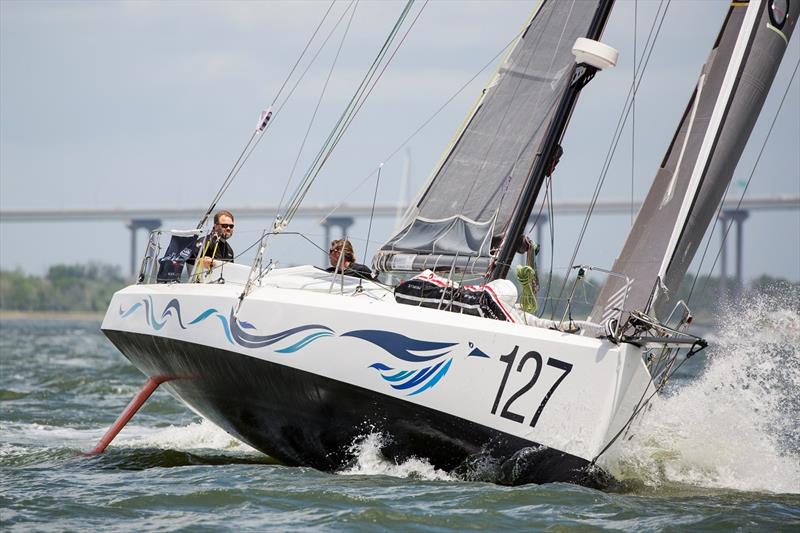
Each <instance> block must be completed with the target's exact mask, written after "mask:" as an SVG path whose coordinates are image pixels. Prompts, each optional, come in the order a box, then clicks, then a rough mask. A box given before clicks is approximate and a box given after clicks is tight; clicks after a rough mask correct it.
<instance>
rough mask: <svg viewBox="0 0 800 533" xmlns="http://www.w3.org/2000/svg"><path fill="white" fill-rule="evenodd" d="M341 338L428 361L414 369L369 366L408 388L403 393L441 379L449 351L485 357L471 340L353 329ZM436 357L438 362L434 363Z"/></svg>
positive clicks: (413, 360) (409, 359)
mask: <svg viewBox="0 0 800 533" xmlns="http://www.w3.org/2000/svg"><path fill="white" fill-rule="evenodd" d="M342 337H355V338H357V339H362V340H365V341H367V342H370V343H372V344H374V345H376V346H379V347H380V348H382V349H384V350H385V351H386V352H388V353H389V354H391V355H392V356H394V357H396V358H397V359H400V360H401V361H405V362H407V363H431V364H429V365H426V366H423V367H421V368H414V369H403V368H395V367H391V366H389V365H386V364H384V363H373V364H371V365H370V366H369V368H374V369H375V370H377V371H378V373H379V374H380V376H381V378H383V380H384V381H385V382H386V383H388V384H389V385H390V386H391V387H392V388H393V389H395V390H397V391H409V392H408V394H407V396H414V395H416V394H420V393H421V392H424V391H426V390H428V389H430V388H432V387H433V386H434V385H436V384H437V383H438V382H439V381H441V379H442V378H443V377H444V376H445V375H446V374H447V372H448V370H450V366H451V365H452V363H453V356H451V357H447V356H448V355H449V354H451V352H454V351H460V352H461V353H462V354H464V352H465V351H467V353H466V354H465V355H466V356H467V357H484V358H488V357H489V356H488V355H486V354H485V353H484V352H482V351H481V350H480V349H479V348H477V347H476V346H475V345H474V344H473V343H471V342H469V343H466V344H465V345H462V343H458V342H434V341H424V340H420V339H413V338H411V337H406V336H405V335H401V334H400V333H393V332H391V331H383V330H356V331H349V332H347V333H343V334H342ZM462 346H463V347H462ZM431 352H433V353H431ZM436 360H438V361H437V362H436V363H434V361H436Z"/></svg>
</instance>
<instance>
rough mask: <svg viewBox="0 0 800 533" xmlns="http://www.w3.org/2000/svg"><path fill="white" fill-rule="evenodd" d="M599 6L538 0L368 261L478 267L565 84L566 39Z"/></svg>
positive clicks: (580, 31) (597, 0)
mask: <svg viewBox="0 0 800 533" xmlns="http://www.w3.org/2000/svg"><path fill="white" fill-rule="evenodd" d="M601 7H602V8H603V9H605V10H606V11H607V10H608V9H609V8H610V2H608V1H605V2H604V1H601V0H573V1H564V0H558V1H555V0H542V1H541V2H540V3H539V5H538V6H537V8H536V9H535V11H534V13H533V15H532V16H531V18H530V20H529V21H528V24H527V27H526V28H525V31H524V33H523V35H522V36H521V37H520V39H519V40H518V41H517V43H516V45H515V47H514V48H513V50H512V51H511V53H510V54H509V55H508V57H507V59H506V60H505V62H503V64H502V65H501V66H500V68H499V70H498V72H497V73H496V74H495V76H494V78H493V79H492V80H491V82H490V83H489V85H488V86H487V87H486V88H485V89H484V91H483V93H482V96H481V98H480V99H479V100H478V102H477V103H476V105H475V107H474V108H473V110H472V112H471V114H470V115H469V116H468V118H467V120H466V121H465V124H464V126H463V127H462V129H461V130H460V131H459V132H458V133H457V134H456V136H455V138H454V141H453V142H452V143H451V145H450V147H449V149H448V150H447V151H446V153H445V156H444V157H443V158H442V160H441V162H440V164H439V165H438V166H437V167H436V168H435V169H434V172H433V173H432V174H431V178H430V179H429V181H428V183H427V184H426V186H425V187H424V188H423V189H422V191H421V193H420V195H419V196H418V198H417V199H416V200H415V202H414V203H413V204H412V206H411V207H410V208H409V211H408V212H407V213H406V216H405V221H404V224H403V225H402V229H401V230H400V231H399V232H398V233H397V234H396V235H394V236H393V237H392V238H391V239H390V240H389V241H388V242H387V243H386V244H385V245H384V246H383V247H382V248H381V249H380V250H379V251H378V253H377V254H376V255H375V258H374V260H373V264H374V266H375V267H376V268H377V269H378V270H382V271H421V270H423V269H425V268H434V269H435V268H436V267H437V266H439V267H445V268H447V267H451V266H452V267H455V268H456V269H459V270H466V271H470V272H475V273H484V272H486V270H487V268H488V266H489V262H490V260H491V257H490V253H491V252H492V248H493V244H492V238H493V237H500V236H502V235H503V234H504V233H505V231H506V229H507V228H508V226H509V223H510V222H511V219H512V216H514V215H515V208H516V206H517V205H518V201H519V197H520V194H521V191H522V190H523V188H524V185H525V183H526V181H527V180H528V179H529V177H530V172H531V168H532V167H533V165H534V163H535V161H536V157H537V155H538V154H539V152H540V150H541V144H542V141H543V138H544V136H545V133H546V131H547V128H548V124H549V123H550V120H551V118H552V115H553V113H554V110H555V109H556V108H557V106H558V104H559V102H560V100H561V98H562V95H563V94H564V92H565V91H566V90H567V88H568V87H569V85H570V81H571V80H570V77H571V74H572V70H573V66H574V64H575V59H574V57H573V54H572V47H573V44H574V43H575V40H576V39H577V38H578V37H584V36H587V33H588V32H589V30H590V27H591V26H592V22H593V19H594V18H595V14H596V12H597V11H598V9H600V8H601ZM604 20H605V19H603V21H604ZM600 26H601V27H600V29H599V31H601V30H602V25H600ZM496 240H497V239H496Z"/></svg>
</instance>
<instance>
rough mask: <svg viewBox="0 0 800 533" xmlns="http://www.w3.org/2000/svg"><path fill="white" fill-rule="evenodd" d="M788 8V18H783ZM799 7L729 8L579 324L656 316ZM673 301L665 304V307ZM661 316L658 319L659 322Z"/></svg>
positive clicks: (721, 185) (701, 228)
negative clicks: (622, 315)
mask: <svg viewBox="0 0 800 533" xmlns="http://www.w3.org/2000/svg"><path fill="white" fill-rule="evenodd" d="M786 11H788V13H787V12H786ZM798 12H800V2H796V1H793V2H789V1H783V2H779V1H774V0H753V1H751V2H740V1H737V2H733V3H732V4H731V6H730V8H729V10H728V14H727V17H726V18H725V21H724V23H723V25H722V30H721V31H720V34H719V36H718V37H717V41H716V43H715V44H714V47H713V49H712V50H711V54H710V55H709V57H708V60H707V61H706V64H705V65H704V67H703V70H702V72H701V74H700V79H699V80H698V82H697V87H696V88H695V91H694V94H693V95H692V97H691V99H690V100H689V104H688V105H687V107H686V110H685V111H684V114H683V118H682V119H681V122H680V125H679V126H678V129H677V131H676V132H675V136H674V138H673V139H672V142H671V144H670V146H669V148H668V150H667V153H666V155H665V157H664V159H663V162H662V164H661V167H660V168H659V170H658V172H657V174H656V177H655V180H654V182H653V185H652V186H651V188H650V191H649V192H648V194H647V197H646V199H645V201H644V203H643V204H642V207H641V209H640V211H639V214H638V215H637V217H636V222H635V223H634V225H633V227H632V228H631V231H630V233H629V234H628V237H627V240H626V242H625V245H624V247H623V250H622V253H621V254H620V256H619V257H618V258H617V260H616V261H615V263H614V267H613V269H612V270H613V271H614V272H616V273H619V274H622V275H623V276H625V279H623V278H617V277H610V278H609V279H608V281H607V282H606V284H605V286H604V287H603V289H602V291H601V293H600V296H599V298H598V299H597V301H596V303H595V306H594V309H593V310H592V313H591V315H590V316H589V320H592V321H596V322H605V321H606V320H608V319H609V318H611V317H612V316H615V315H616V314H618V312H619V309H621V308H623V305H624V308H625V309H626V310H633V309H638V310H643V311H647V312H651V313H655V314H656V316H659V315H662V314H664V313H665V312H668V311H669V307H668V299H669V296H670V295H671V294H675V293H676V292H677V290H678V287H679V286H680V283H681V281H682V280H683V277H684V275H685V274H686V271H687V269H688V268H689V264H690V263H691V261H692V258H693V257H694V254H695V252H696V251H697V248H698V246H699V245H700V242H701V241H702V239H703V236H704V234H705V232H706V229H707V228H708V226H709V224H710V223H711V220H712V218H713V216H714V213H715V211H716V209H717V206H718V205H719V203H720V201H721V200H722V196H723V194H724V193H725V189H726V187H727V186H728V183H729V182H730V180H731V178H732V176H733V172H734V170H735V168H736V164H737V163H738V161H739V156H740V155H741V153H742V150H743V149H744V147H745V144H746V143H747V139H748V137H749V136H750V132H751V131H752V129H753V126H754V124H755V122H756V119H757V117H758V115H759V112H760V111H761V107H762V105H763V103H764V100H765V98H766V96H767V93H768V91H769V87H770V85H771V84H772V80H773V78H774V77H775V73H776V72H777V69H778V66H779V65H780V62H781V58H782V57H783V54H784V51H785V50H786V47H787V45H788V42H789V38H790V37H791V34H792V30H793V29H794V25H795V23H796V21H797V16H798ZM673 305H674V304H673ZM664 318H665V317H664Z"/></svg>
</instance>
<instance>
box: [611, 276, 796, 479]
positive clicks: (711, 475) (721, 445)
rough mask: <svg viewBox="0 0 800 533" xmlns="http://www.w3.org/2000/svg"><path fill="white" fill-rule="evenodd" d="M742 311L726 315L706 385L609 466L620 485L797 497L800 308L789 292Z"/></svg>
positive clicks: (671, 401) (700, 381) (655, 420)
mask: <svg viewBox="0 0 800 533" xmlns="http://www.w3.org/2000/svg"><path fill="white" fill-rule="evenodd" d="M737 304H738V305H737V307H736V308H729V309H724V310H723V313H722V314H723V316H722V317H721V319H720V324H721V327H720V328H719V331H718V333H717V335H715V338H714V342H713V344H712V347H710V348H709V350H710V351H709V355H708V359H707V363H706V368H705V369H704V371H703V372H702V373H701V374H700V376H699V377H698V378H697V379H696V380H694V381H693V382H691V383H689V384H688V385H686V386H684V387H683V388H681V389H679V390H677V391H675V392H674V393H673V394H672V395H671V396H668V397H667V398H662V399H661V401H658V402H657V403H655V404H654V405H653V408H652V409H651V410H650V412H648V413H647V416H645V417H644V419H643V421H642V424H641V426H640V427H639V428H638V429H637V431H636V433H637V435H636V437H635V438H634V439H632V440H630V441H626V442H624V443H622V445H621V446H619V447H618V448H617V451H616V455H615V456H610V457H607V458H606V459H605V464H604V466H605V467H606V468H607V469H608V470H609V471H611V472H612V474H614V475H615V476H616V477H618V478H620V479H631V478H633V479H638V480H640V481H643V482H644V483H645V484H647V485H651V486H658V485H661V484H663V483H665V482H676V483H685V484H691V485H696V486H701V487H712V488H728V489H735V490H742V491H759V492H761V491H766V492H774V493H795V494H797V493H800V393H798V391H800V310H799V309H798V306H799V304H800V302H798V300H797V297H796V294H792V293H791V292H790V293H789V294H784V295H782V296H781V295H775V294H771V295H760V296H756V297H752V298H748V299H746V300H744V301H738V302H737ZM686 364H687V365H691V364H692V362H687V363H686Z"/></svg>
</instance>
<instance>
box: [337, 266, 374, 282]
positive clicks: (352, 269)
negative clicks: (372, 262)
mask: <svg viewBox="0 0 800 533" xmlns="http://www.w3.org/2000/svg"><path fill="white" fill-rule="evenodd" d="M325 270H326V272H333V271H335V270H336V267H332V266H331V267H328V268H326V269H325ZM344 275H345V276H354V277H356V278H363V279H375V278H374V277H373V275H372V270H370V268H369V267H368V266H367V265H362V264H361V263H350V266H349V267H347V268H345V269H344Z"/></svg>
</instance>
